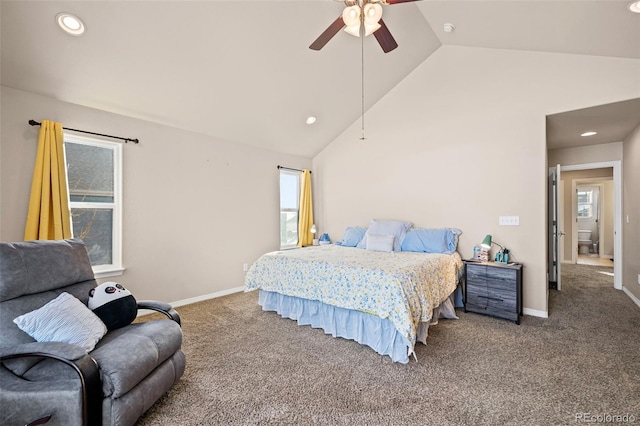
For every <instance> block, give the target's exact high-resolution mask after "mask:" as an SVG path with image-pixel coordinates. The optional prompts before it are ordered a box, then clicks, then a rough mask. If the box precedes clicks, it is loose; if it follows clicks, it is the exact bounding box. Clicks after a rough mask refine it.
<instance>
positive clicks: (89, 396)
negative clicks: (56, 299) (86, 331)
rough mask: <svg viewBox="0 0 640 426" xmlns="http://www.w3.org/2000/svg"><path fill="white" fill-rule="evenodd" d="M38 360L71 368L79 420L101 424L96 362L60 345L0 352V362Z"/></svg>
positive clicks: (30, 345) (78, 350)
mask: <svg viewBox="0 0 640 426" xmlns="http://www.w3.org/2000/svg"><path fill="white" fill-rule="evenodd" d="M25 357H42V358H50V359H54V360H56V361H60V362H62V363H64V364H66V365H68V366H69V367H71V368H73V369H74V371H75V372H76V373H77V374H78V376H79V378H80V386H81V388H82V417H83V424H85V425H98V424H102V399H103V395H102V379H101V378H100V370H99V369H98V364H97V363H96V361H95V360H94V359H93V358H91V356H89V354H87V352H86V351H85V350H84V349H82V348H81V347H80V346H76V345H71V344H69V343H62V342H33V343H24V344H21V345H16V346H13V347H3V348H0V361H6V360H10V359H16V358H25Z"/></svg>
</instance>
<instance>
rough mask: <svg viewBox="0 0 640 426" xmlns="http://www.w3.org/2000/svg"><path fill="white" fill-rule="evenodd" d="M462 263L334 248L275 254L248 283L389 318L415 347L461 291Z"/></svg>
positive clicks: (448, 257) (257, 266) (445, 257)
mask: <svg viewBox="0 0 640 426" xmlns="http://www.w3.org/2000/svg"><path fill="white" fill-rule="evenodd" d="M461 270H462V260H461V258H460V255H459V254H458V253H457V252H456V253H453V254H435V253H414V252H392V253H384V252H377V251H368V250H364V249H358V248H353V247H340V246H335V245H325V246H313V247H306V248H303V249H294V250H286V251H275V252H271V253H267V254H265V255H263V256H262V257H260V259H258V260H257V261H256V262H255V263H254V264H253V265H252V266H251V268H250V269H249V271H248V272H247V275H246V278H245V285H246V287H247V291H249V290H255V289H262V290H266V291H273V292H276V293H280V294H285V295H288V296H295V297H300V298H304V299H311V300H318V301H320V302H323V303H326V304H329V305H334V306H339V307H341V308H346V309H354V310H358V311H363V312H367V313H370V314H373V315H377V316H379V317H381V318H388V319H389V320H391V322H393V324H394V325H395V327H396V329H397V330H398V332H400V333H401V334H402V335H403V336H404V337H406V338H407V340H408V341H409V342H411V345H412V346H413V345H414V344H415V341H416V330H417V328H418V324H419V323H420V322H428V321H429V320H431V316H432V312H433V309H434V308H435V307H437V306H438V305H440V304H441V303H442V302H444V301H445V300H446V299H447V297H449V295H450V294H451V293H452V292H453V291H454V290H455V289H456V286H457V283H458V277H459V273H460V271H461Z"/></svg>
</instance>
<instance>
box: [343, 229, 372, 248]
mask: <svg viewBox="0 0 640 426" xmlns="http://www.w3.org/2000/svg"><path fill="white" fill-rule="evenodd" d="M366 232H367V228H363V227H360V226H349V227H347V229H345V231H344V236H343V237H342V240H341V241H338V242H337V243H336V244H337V245H340V246H343V247H355V246H357V245H358V243H359V242H360V240H362V238H363V237H364V234H365V233H366Z"/></svg>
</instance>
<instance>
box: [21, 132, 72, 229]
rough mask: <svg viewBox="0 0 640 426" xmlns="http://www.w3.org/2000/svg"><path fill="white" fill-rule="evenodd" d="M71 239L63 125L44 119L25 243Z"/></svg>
mask: <svg viewBox="0 0 640 426" xmlns="http://www.w3.org/2000/svg"><path fill="white" fill-rule="evenodd" d="M64 238H71V219H70V212H69V196H68V192H67V170H66V167H65V162H64V150H63V136H62V124H61V123H55V122H53V121H49V120H42V124H41V125H40V134H39V136H38V152H37V154H36V164H35V167H34V169H33V181H32V182H31V198H30V199H29V212H28V214H27V225H26V226H25V229H24V240H25V241H29V240H61V239H64Z"/></svg>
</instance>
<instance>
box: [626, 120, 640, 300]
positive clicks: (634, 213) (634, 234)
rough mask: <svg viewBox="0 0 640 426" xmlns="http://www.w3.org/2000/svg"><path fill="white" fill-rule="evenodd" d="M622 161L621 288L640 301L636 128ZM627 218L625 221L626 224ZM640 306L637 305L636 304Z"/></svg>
mask: <svg viewBox="0 0 640 426" xmlns="http://www.w3.org/2000/svg"><path fill="white" fill-rule="evenodd" d="M623 154H624V155H623V161H622V211H623V218H624V220H623V221H622V246H623V249H622V255H623V261H622V286H623V287H624V288H625V289H626V290H628V291H630V292H631V293H633V295H634V296H635V297H636V300H639V299H640V283H638V275H639V274H640V126H638V127H636V129H635V130H634V131H633V132H632V133H631V134H630V135H629V136H628V137H627V138H626V139H625V140H624V151H623ZM627 217H628V218H629V220H628V221H627ZM639 304H640V303H639Z"/></svg>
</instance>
